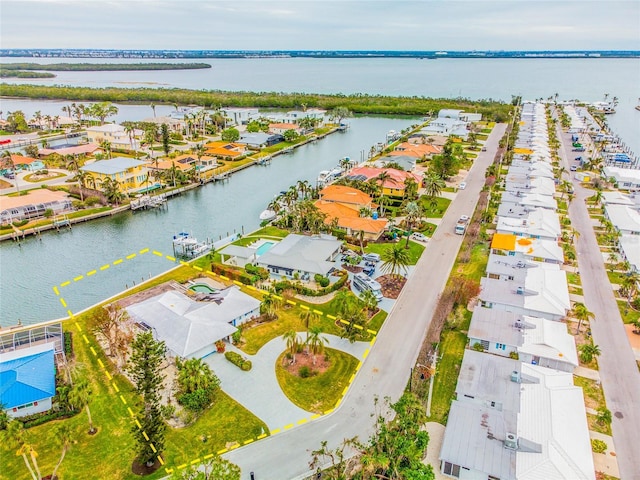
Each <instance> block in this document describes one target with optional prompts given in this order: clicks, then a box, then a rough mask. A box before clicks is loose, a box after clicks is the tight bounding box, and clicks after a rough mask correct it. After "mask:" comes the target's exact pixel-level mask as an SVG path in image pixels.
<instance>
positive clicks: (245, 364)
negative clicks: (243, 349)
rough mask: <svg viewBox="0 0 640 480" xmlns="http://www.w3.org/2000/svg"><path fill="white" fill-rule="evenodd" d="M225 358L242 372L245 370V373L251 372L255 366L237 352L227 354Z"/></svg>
mask: <svg viewBox="0 0 640 480" xmlns="http://www.w3.org/2000/svg"><path fill="white" fill-rule="evenodd" d="M224 358H226V359H227V360H229V361H230V362H231V363H233V364H234V365H235V366H236V367H238V368H240V370H243V371H245V372H248V371H249V370H251V367H252V366H253V365H252V364H251V360H247V359H246V358H244V357H243V356H242V355H240V354H239V353H236V352H227V353H225V354H224Z"/></svg>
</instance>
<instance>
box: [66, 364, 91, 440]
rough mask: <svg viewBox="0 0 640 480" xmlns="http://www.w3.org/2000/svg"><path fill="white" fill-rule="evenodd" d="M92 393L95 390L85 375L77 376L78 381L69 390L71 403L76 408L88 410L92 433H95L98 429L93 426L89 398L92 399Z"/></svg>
mask: <svg viewBox="0 0 640 480" xmlns="http://www.w3.org/2000/svg"><path fill="white" fill-rule="evenodd" d="M76 377H77V375H76ZM92 394H93V390H92V388H91V384H90V383H89V381H88V380H87V379H86V378H84V377H77V378H76V382H75V383H74V384H73V387H72V388H71V391H70V392H69V403H70V404H71V405H72V406H73V407H75V408H84V409H85V410H86V411H87V419H88V420H89V434H90V435H93V434H94V433H95V432H96V429H95V427H94V426H93V419H92V418H91V410H90V409H89V400H91V395H92Z"/></svg>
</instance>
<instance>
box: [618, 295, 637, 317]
mask: <svg viewBox="0 0 640 480" xmlns="http://www.w3.org/2000/svg"><path fill="white" fill-rule="evenodd" d="M617 302H618V310H620V316H621V317H622V321H623V322H624V323H633V322H634V321H636V320H640V311H638V310H634V309H633V308H631V307H630V306H629V304H628V303H627V301H626V300H617Z"/></svg>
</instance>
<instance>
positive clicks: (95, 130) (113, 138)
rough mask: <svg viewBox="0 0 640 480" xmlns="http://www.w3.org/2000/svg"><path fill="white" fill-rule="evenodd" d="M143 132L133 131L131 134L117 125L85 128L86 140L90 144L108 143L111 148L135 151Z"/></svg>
mask: <svg viewBox="0 0 640 480" xmlns="http://www.w3.org/2000/svg"><path fill="white" fill-rule="evenodd" d="M143 134H144V132H143V131H142V130H137V129H135V130H133V131H132V132H131V133H129V132H127V129H126V128H125V127H123V126H122V125H118V124H117V123H105V124H104V125H99V126H97V127H88V128H87V139H88V140H89V142H90V143H97V144H100V143H102V142H105V141H106V142H109V143H110V144H111V146H112V147H113V148H124V149H130V150H137V149H138V148H140V142H139V139H140V138H141V137H142V135H143Z"/></svg>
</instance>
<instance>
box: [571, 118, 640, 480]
mask: <svg viewBox="0 0 640 480" xmlns="http://www.w3.org/2000/svg"><path fill="white" fill-rule="evenodd" d="M558 136H559V138H560V139H561V141H562V144H563V146H562V149H561V156H562V160H563V162H564V165H565V167H568V166H569V163H570V162H569V160H568V158H571V159H573V157H574V156H575V155H573V153H572V152H570V151H569V150H568V149H570V148H571V147H570V145H571V142H570V137H569V136H568V134H562V132H560V131H559V129H558ZM567 146H568V147H567ZM573 183H574V189H575V194H576V196H575V198H574V200H573V201H572V202H571V204H570V206H569V217H570V218H571V223H572V225H573V227H574V228H575V229H576V230H578V232H580V236H579V237H578V239H577V242H576V247H577V253H578V266H579V271H580V278H581V280H582V288H583V292H584V299H585V301H584V303H585V305H586V307H587V308H588V309H589V310H590V311H591V312H593V313H594V314H595V317H596V318H595V321H592V322H591V332H592V335H593V341H594V343H595V344H596V345H599V346H600V350H601V351H602V354H601V355H600V357H598V364H599V366H600V379H601V382H602V387H603V388H604V395H605V399H606V402H607V408H608V409H609V410H611V414H612V417H613V422H612V430H613V440H614V443H615V449H616V453H617V460H618V466H619V469H620V476H621V477H620V478H622V479H638V478H640V473H639V472H640V455H638V436H639V435H640V406H639V403H638V402H639V401H640V374H639V373H638V367H637V364H636V361H635V357H634V355H633V351H632V350H631V346H630V345H629V341H628V339H627V335H626V333H625V330H624V327H623V324H622V318H621V317H620V311H619V310H618V307H617V305H616V300H615V298H614V295H613V290H612V287H611V284H610V283H609V279H608V277H607V273H606V271H605V267H604V264H603V260H602V254H601V253H600V249H599V247H598V244H597V241H596V236H595V233H594V232H593V228H592V226H591V219H590V217H589V213H588V211H587V207H586V204H585V199H586V198H587V197H589V196H591V195H592V194H593V191H592V190H588V189H585V188H583V187H581V186H580V183H579V182H576V181H573Z"/></svg>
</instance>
